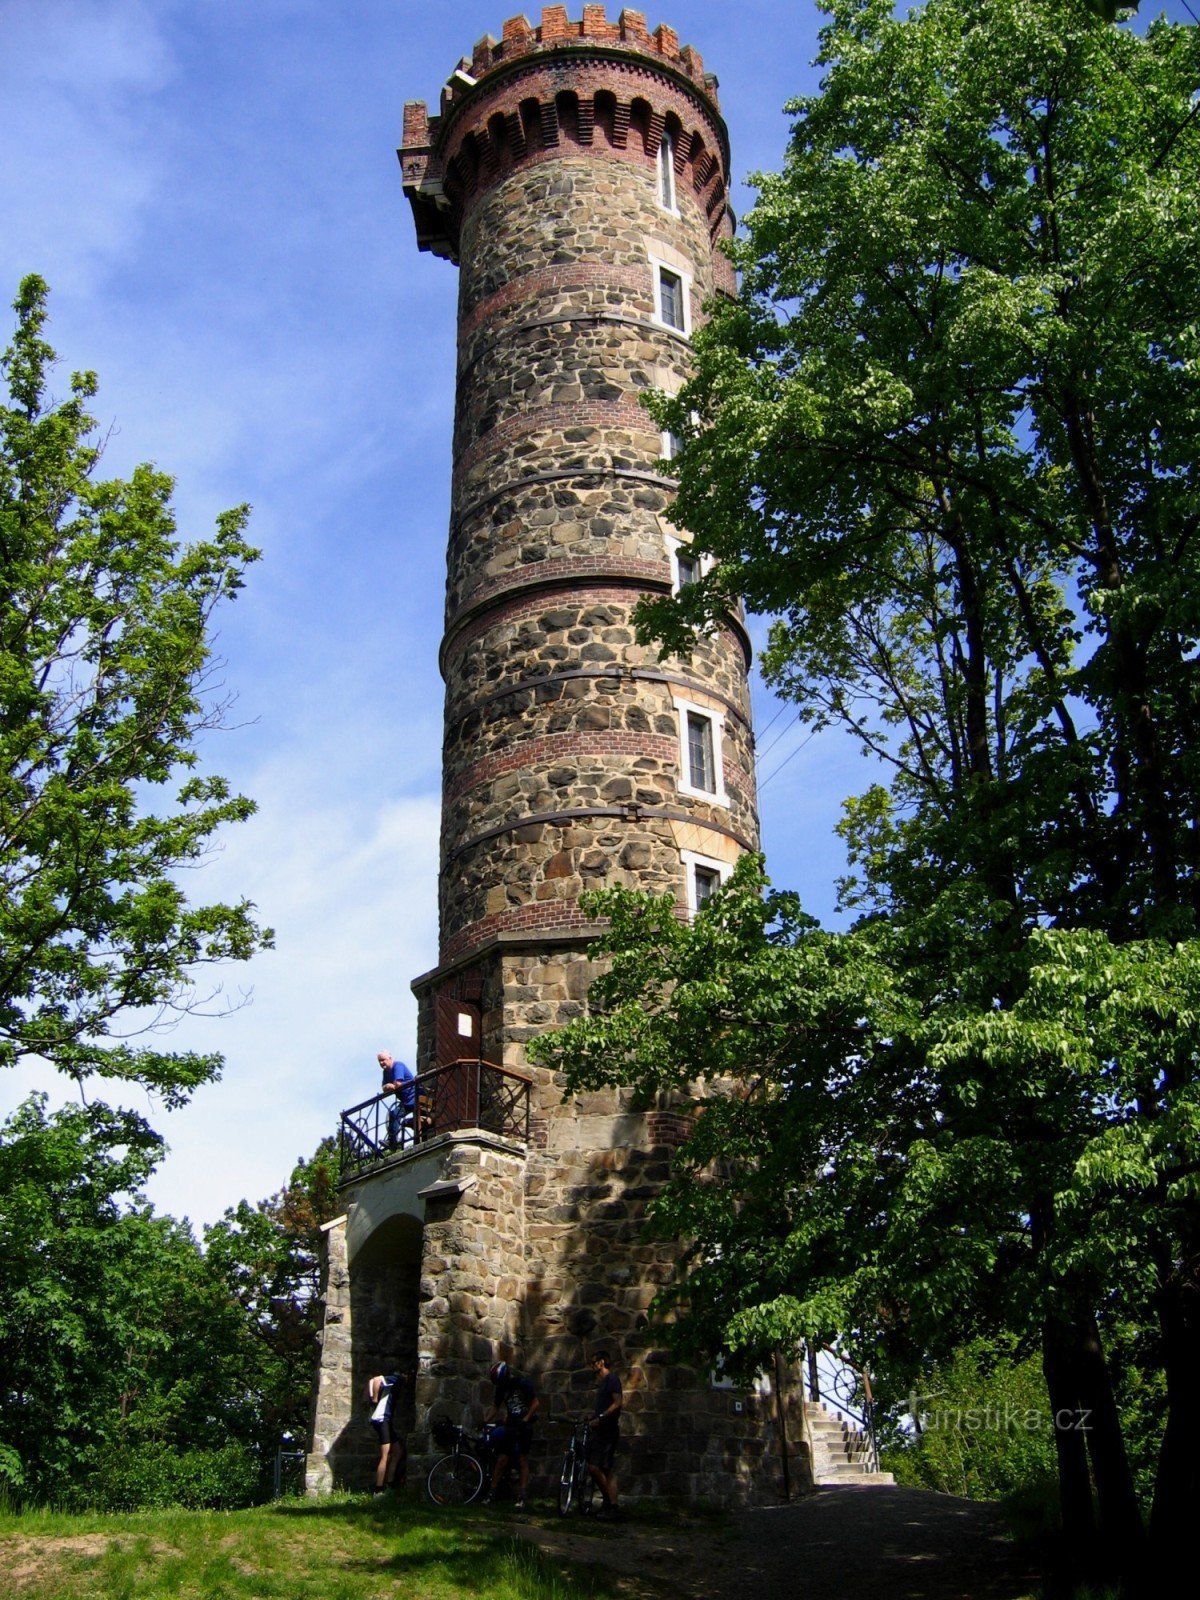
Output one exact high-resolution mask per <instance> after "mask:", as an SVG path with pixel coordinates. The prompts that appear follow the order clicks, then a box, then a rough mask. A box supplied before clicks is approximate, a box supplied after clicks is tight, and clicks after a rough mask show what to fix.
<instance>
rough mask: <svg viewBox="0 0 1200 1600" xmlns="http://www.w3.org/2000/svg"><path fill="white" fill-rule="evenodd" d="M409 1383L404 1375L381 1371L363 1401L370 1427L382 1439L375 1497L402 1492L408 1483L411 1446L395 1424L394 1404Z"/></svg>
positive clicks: (369, 1384) (368, 1384) (370, 1381)
mask: <svg viewBox="0 0 1200 1600" xmlns="http://www.w3.org/2000/svg"><path fill="white" fill-rule="evenodd" d="M406 1381H407V1376H406V1374H405V1373H402V1372H381V1373H377V1374H376V1375H375V1377H373V1378H368V1379H367V1381H366V1384H365V1386H364V1388H363V1399H364V1400H365V1401H366V1403H367V1406H368V1408H369V1411H370V1418H371V1426H372V1427H373V1428H374V1430H375V1434H376V1437H377V1438H378V1440H379V1464H378V1466H377V1467H376V1468H375V1491H374V1492H375V1494H376V1495H382V1494H386V1493H387V1491H388V1489H390V1488H392V1487H393V1486H395V1488H397V1489H403V1487H404V1485H405V1482H406V1481H407V1470H408V1445H407V1444H406V1442H405V1439H404V1435H403V1433H401V1432H400V1429H399V1428H398V1427H397V1425H396V1418H395V1405H396V1400H397V1399H398V1398H399V1395H400V1391H401V1389H402V1388H403V1387H404V1384H405V1383H406Z"/></svg>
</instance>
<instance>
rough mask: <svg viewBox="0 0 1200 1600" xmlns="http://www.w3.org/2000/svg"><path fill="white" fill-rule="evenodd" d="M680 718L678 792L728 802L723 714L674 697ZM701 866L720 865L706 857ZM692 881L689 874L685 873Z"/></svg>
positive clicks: (712, 803)
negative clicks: (724, 762)
mask: <svg viewBox="0 0 1200 1600" xmlns="http://www.w3.org/2000/svg"><path fill="white" fill-rule="evenodd" d="M675 713H676V715H677V716H678V718H679V792H680V794H691V795H695V796H696V797H697V798H698V799H701V800H707V801H708V802H709V804H710V805H718V806H727V805H728V804H729V796H728V795H727V794H726V792H725V774H724V770H723V760H724V757H723V753H722V744H723V742H724V738H725V718H724V716H723V715H722V713H721V712H720V711H710V710H709V708H708V707H707V706H702V705H697V704H696V703H695V701H693V700H682V699H678V698H675ZM701 865H702V866H706V867H719V866H720V865H721V863H720V862H719V861H709V860H707V859H705V860H704V861H702V862H701ZM688 883H689V885H690V883H691V874H690V873H689V874H688Z"/></svg>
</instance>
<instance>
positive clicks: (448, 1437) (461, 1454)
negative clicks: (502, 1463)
mask: <svg viewBox="0 0 1200 1600" xmlns="http://www.w3.org/2000/svg"><path fill="white" fill-rule="evenodd" d="M429 1431H430V1433H431V1434H432V1435H433V1441H434V1443H435V1444H439V1445H441V1446H442V1447H443V1449H448V1453H447V1454H446V1455H444V1456H439V1457H438V1459H437V1460H436V1461H435V1462H434V1463H433V1465H432V1466H431V1467H430V1469H429V1476H428V1477H427V1478H426V1479H425V1492H426V1494H427V1495H428V1496H429V1498H430V1499H431V1500H432V1501H433V1503H434V1505H435V1506H469V1505H470V1504H471V1502H472V1501H473V1500H477V1499H478V1498H479V1496H480V1494H481V1492H482V1490H483V1486H484V1484H485V1483H487V1482H488V1480H489V1478H490V1476H491V1468H492V1457H493V1444H492V1440H491V1437H490V1432H489V1431H488V1430H485V1431H484V1432H483V1433H482V1434H478V1435H472V1434H469V1433H468V1432H467V1430H466V1429H465V1428H459V1427H456V1426H455V1424H454V1423H452V1422H451V1421H450V1419H449V1418H448V1417H434V1419H433V1420H432V1422H431V1423H430V1424H429Z"/></svg>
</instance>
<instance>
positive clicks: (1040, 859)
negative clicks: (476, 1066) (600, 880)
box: [541, 0, 1200, 1561]
mask: <svg viewBox="0 0 1200 1600" xmlns="http://www.w3.org/2000/svg"><path fill="white" fill-rule="evenodd" d="M828 9H829V14H830V20H829V23H828V25H827V27H826V29H825V32H824V34H823V41H822V55H821V62H822V64H823V66H824V68H825V76H824V80H823V83H822V86H821V90H820V93H819V94H817V95H814V96H812V97H809V98H806V99H803V100H799V101H797V102H795V103H794V104H793V105H792V107H791V108H790V109H791V111H792V113H793V115H794V117H795V127H794V132H793V135H792V139H791V143H790V146H789V150H788V154H787V159H786V163H785V166H784V169H783V171H782V172H781V173H779V174H775V175H769V176H766V177H762V178H760V179H758V180H757V182H758V186H759V198H758V201H757V203H756V205H755V207H754V209H753V211H752V212H751V214H750V216H749V218H748V219H747V227H746V233H745V235H744V237H743V238H742V239H741V240H740V241H739V242H738V243H737V244H736V245H735V246H734V255H735V260H736V263H737V265H738V267H739V269H740V271H741V274H742V289H741V293H740V294H739V296H738V297H737V298H736V299H733V300H729V301H724V302H719V303H717V304H716V305H714V306H713V307H712V308H711V309H712V316H711V320H710V322H709V323H708V325H707V326H706V327H705V328H704V329H702V330H701V331H700V332H699V333H698V334H697V336H696V339H695V347H696V370H695V376H694V377H693V379H692V380H691V381H690V382H689V383H688V384H687V385H685V387H684V388H683V390H682V391H681V393H680V394H679V395H678V396H676V397H675V398H673V399H670V400H667V399H660V400H659V401H658V402H656V403H655V405H654V409H655V412H656V416H657V417H658V420H659V421H660V422H661V423H662V424H663V425H664V426H667V427H669V428H670V429H671V430H672V431H673V432H675V433H676V434H678V435H679V436H680V437H681V438H682V439H683V440H684V441H685V443H684V449H683V453H682V455H681V456H680V457H679V458H678V460H677V462H676V467H677V469H678V473H679V492H678V497H677V501H676V505H675V509H674V512H673V516H674V520H675V521H676V522H677V523H678V524H679V525H680V526H681V527H682V528H684V529H686V530H688V531H689V532H690V534H691V536H692V540H693V548H694V549H695V550H696V551H697V552H698V553H701V554H707V555H708V556H710V557H711V558H712V567H711V571H710V572H709V573H708V575H707V576H706V577H704V578H703V579H702V581H701V582H699V583H697V584H695V585H691V586H689V587H688V588H687V589H686V590H685V591H684V592H683V593H682V594H681V595H680V596H679V597H677V598H674V599H670V600H666V599H664V600H662V601H657V602H654V603H651V604H649V605H647V606H645V607H644V608H643V611H642V619H641V620H642V628H643V636H644V637H648V638H657V639H658V640H659V641H660V643H661V645H662V647H663V649H664V651H669V650H674V651H678V652H680V653H686V652H687V651H688V649H689V646H690V643H691V640H692V637H693V630H694V629H695V628H696V626H698V625H705V624H707V623H709V622H711V621H714V620H716V619H719V618H720V617H721V616H722V615H723V614H724V612H725V611H726V610H727V609H728V608H729V607H730V606H732V605H736V604H738V603H741V602H745V603H748V604H749V605H750V606H752V607H753V608H755V609H757V610H760V611H765V612H769V613H774V614H775V615H776V616H777V617H778V619H779V620H778V621H777V622H776V624H775V625H774V627H773V630H772V634H771V639H770V645H769V649H768V651H767V654H766V659H765V671H766V673H767V676H768V678H769V679H770V680H771V681H772V682H773V683H774V685H775V687H776V688H777V689H778V690H779V691H780V692H781V693H783V694H784V695H786V696H789V697H791V698H793V699H794V700H795V701H796V703H797V705H798V707H799V711H800V716H801V718H803V719H805V720H807V721H809V722H811V723H813V724H816V725H818V726H840V727H843V728H846V729H848V730H849V731H850V732H851V733H852V734H853V735H854V736H855V737H856V738H857V739H858V740H859V741H860V742H861V744H862V745H863V747H864V748H865V749H866V750H867V751H868V752H870V753H872V754H873V755H874V756H875V757H876V758H877V759H878V761H879V762H880V763H881V764H882V767H883V771H884V779H883V781H880V782H878V783H876V784H875V785H873V786H872V788H871V789H870V790H869V791H868V792H867V793H865V794H863V795H861V796H858V797H856V798H855V799H853V800H851V801H849V802H848V803H847V806H846V812H845V818H844V821H843V824H842V831H843V833H844V836H845V838H846V841H847V844H848V848H849V854H850V860H851V869H852V870H851V875H850V876H849V877H848V878H847V880H846V881H845V883H844V884H843V898H844V901H845V903H846V904H847V905H849V906H851V907H854V908H856V909H857V910H858V911H859V912H860V914H861V920H860V922H859V924H858V926H857V927H856V928H855V930H854V931H853V932H852V933H850V934H847V935H840V936H832V935H828V934H823V933H822V932H821V931H820V930H818V929H816V928H814V927H813V926H812V925H811V924H808V923H806V922H805V921H804V919H803V918H802V917H801V915H800V912H799V907H798V906H797V905H796V903H795V902H794V900H792V899H791V898H790V897H787V896H779V895H773V894H772V895H766V896H765V898H764V897H763V896H764V892H765V889H764V885H763V883H762V882H761V881H759V880H758V879H757V878H756V876H755V870H756V869H754V868H753V867H752V866H749V865H744V866H743V868H741V869H740V870H739V873H738V874H737V875H735V879H734V883H733V885H732V886H731V887H730V888H729V889H728V890H727V891H726V893H725V894H724V895H723V896H722V897H721V899H720V901H719V903H717V904H716V905H714V906H713V907H712V908H711V909H710V910H709V911H706V912H705V913H704V914H702V915H701V916H699V917H698V918H697V919H696V922H695V925H694V926H693V927H692V928H681V927H679V926H678V925H677V924H676V922H675V918H674V911H673V908H672V907H670V905H669V904H668V903H666V902H650V903H647V902H641V901H638V900H636V899H630V898H628V897H625V896H622V895H620V894H616V895H614V896H610V897H607V898H606V899H604V900H603V902H597V903H596V906H597V907H599V906H601V905H602V907H603V909H604V911H605V912H606V913H607V914H608V915H610V916H611V917H612V919H613V922H612V932H611V934H610V935H609V937H608V939H607V940H606V941H605V949H606V951H607V953H608V955H609V956H610V958H611V960H612V963H613V965H612V971H611V973H610V975H609V976H608V977H606V978H605V979H603V980H601V982H600V983H599V984H598V985H597V987H596V989H595V990H594V991H593V994H594V1000H593V1004H592V1015H591V1016H590V1017H589V1018H585V1019H583V1020H581V1021H580V1022H578V1023H576V1024H573V1025H572V1026H571V1027H570V1028H568V1029H567V1030H566V1032H565V1033H564V1034H563V1035H560V1036H558V1037H557V1038H556V1039H555V1040H552V1041H551V1042H550V1043H549V1044H548V1045H546V1046H545V1047H544V1053H543V1054H542V1056H541V1059H543V1060H546V1061H553V1062H554V1063H555V1064H556V1065H558V1066H559V1067H562V1068H564V1069H565V1070H567V1072H568V1074H569V1077H570V1080H571V1081H572V1082H573V1083H575V1084H577V1085H582V1084H586V1083H591V1082H599V1081H611V1080H612V1079H614V1078H621V1079H626V1080H628V1079H630V1078H632V1079H633V1080H634V1081H636V1082H638V1083H640V1084H641V1085H642V1087H643V1089H644V1091H645V1092H646V1093H647V1094H648V1093H650V1092H663V1090H664V1089H666V1090H673V1091H674V1092H676V1093H680V1094H688V1093H690V1092H691V1091H690V1090H689V1088H688V1085H689V1084H691V1083H692V1081H693V1079H695V1078H701V1079H703V1080H705V1083H706V1086H707V1087H706V1093H705V1096H704V1098H703V1107H704V1108H703V1112H702V1114H701V1115H699V1116H698V1117H697V1119H696V1122H695V1131H694V1134H693V1137H692V1139H691V1141H690V1143H689V1145H688V1147H687V1148H686V1150H685V1151H684V1153H683V1156H682V1161H681V1166H680V1172H681V1181H680V1182H679V1183H676V1184H673V1185H672V1186H671V1188H670V1190H669V1191H668V1194H667V1196H665V1197H664V1200H663V1202H662V1204H661V1206H660V1208H659V1212H658V1217H659V1225H661V1226H663V1227H664V1228H668V1229H671V1228H678V1229H680V1230H681V1231H682V1232H683V1233H684V1234H685V1236H688V1237H691V1238H693V1239H695V1240H696V1241H697V1243H696V1249H695V1253H694V1257H693V1262H692V1268H691V1273H690V1276H689V1279H688V1284H687V1286H686V1291H687V1302H686V1305H683V1306H679V1307H677V1310H681V1311H683V1312H685V1313H686V1315H685V1319H684V1324H683V1329H684V1332H683V1335H682V1336H683V1337H687V1331H686V1330H687V1329H689V1328H690V1329H691V1330H692V1332H693V1333H694V1334H695V1335H696V1336H697V1337H698V1338H702V1339H708V1340H709V1341H710V1342H711V1341H713V1340H723V1341H725V1342H726V1343H731V1344H733V1345H735V1346H737V1345H741V1346H743V1347H745V1348H746V1349H747V1351H753V1350H755V1349H757V1350H758V1351H760V1352H761V1351H763V1350H765V1349H767V1348H769V1347H770V1346H771V1344H772V1343H773V1342H778V1341H785V1342H786V1341H789V1340H791V1339H794V1338H795V1337H796V1336H797V1335H799V1334H805V1335H809V1336H828V1334H830V1333H832V1332H840V1333H841V1335H842V1336H843V1337H846V1336H849V1337H850V1338H851V1339H852V1340H857V1342H858V1344H859V1348H860V1349H861V1350H863V1352H864V1353H868V1352H869V1353H870V1354H871V1355H872V1357H873V1361H874V1362H875V1363H878V1362H879V1361H883V1362H891V1363H892V1364H893V1366H894V1368H895V1371H896V1373H897V1375H899V1374H900V1373H901V1372H902V1371H903V1370H904V1369H905V1367H906V1366H907V1367H909V1368H910V1369H911V1368H913V1367H914V1366H919V1364H920V1363H921V1362H923V1361H925V1362H927V1361H928V1360H929V1359H930V1356H931V1353H933V1352H941V1353H947V1341H948V1340H950V1341H952V1342H959V1343H961V1342H962V1341H964V1340H966V1339H970V1338H973V1337H976V1336H981V1337H982V1336H990V1335H991V1334H992V1333H993V1332H996V1331H1004V1330H1008V1331H1009V1332H1012V1333H1013V1334H1015V1335H1016V1336H1017V1337H1018V1338H1019V1339H1021V1340H1024V1341H1029V1340H1036V1341H1038V1342H1039V1343H1040V1345H1041V1351H1042V1360H1043V1365H1044V1369H1045V1374H1046V1379H1047V1384H1048V1388H1049V1399H1050V1402H1051V1409H1052V1410H1053V1411H1054V1412H1055V1413H1058V1412H1060V1411H1062V1412H1070V1411H1071V1410H1075V1411H1079V1410H1086V1411H1087V1412H1088V1414H1089V1416H1090V1417H1091V1419H1092V1423H1091V1431H1090V1433H1088V1434H1087V1435H1084V1434H1083V1433H1081V1432H1078V1431H1073V1432H1071V1433H1064V1432H1063V1431H1062V1430H1058V1431H1056V1436H1055V1445H1056V1449H1057V1451H1058V1464H1059V1471H1060V1482H1061V1484H1062V1489H1063V1505H1064V1516H1065V1519H1066V1521H1067V1523H1068V1525H1069V1527H1070V1528H1071V1530H1072V1532H1073V1534H1074V1536H1075V1538H1076V1542H1077V1544H1078V1545H1079V1546H1080V1547H1085V1546H1087V1544H1088V1542H1089V1539H1090V1532H1089V1529H1090V1522H1091V1516H1092V1506H1091V1498H1092V1488H1093V1487H1094V1488H1095V1490H1096V1492H1097V1494H1098V1496H1099V1504H1100V1509H1101V1517H1102V1528H1103V1529H1104V1530H1105V1531H1106V1532H1107V1533H1108V1535H1109V1536H1110V1538H1111V1540H1112V1541H1113V1542H1114V1544H1115V1545H1116V1546H1121V1547H1123V1554H1124V1557H1125V1559H1126V1561H1128V1560H1130V1559H1131V1558H1132V1556H1133V1552H1134V1551H1135V1549H1136V1547H1137V1544H1138V1540H1139V1537H1140V1519H1139V1515H1138V1510H1137V1505H1136V1500H1135V1496H1134V1491H1133V1482H1132V1475H1131V1472H1130V1469H1129V1462H1128V1458H1127V1454H1126V1452H1125V1450H1124V1444H1123V1439H1122V1435H1121V1428H1120V1423H1119V1417H1118V1406H1117V1401H1118V1396H1117V1395H1116V1392H1115V1389H1114V1382H1113V1371H1112V1368H1111V1366H1110V1364H1109V1362H1108V1361H1107V1360H1106V1357H1105V1349H1104V1339H1105V1330H1106V1328H1111V1327H1112V1326H1114V1325H1115V1324H1116V1323H1117V1322H1121V1323H1122V1324H1124V1319H1127V1318H1132V1319H1133V1320H1134V1321H1135V1322H1136V1323H1137V1324H1138V1325H1139V1326H1141V1327H1143V1328H1144V1329H1146V1330H1147V1335H1146V1340H1145V1352H1144V1354H1145V1359H1146V1361H1148V1362H1149V1363H1150V1364H1151V1365H1154V1366H1157V1367H1158V1368H1159V1369H1160V1370H1161V1371H1162V1372H1164V1373H1165V1375H1166V1389H1167V1396H1168V1406H1167V1415H1166V1430H1165V1437H1164V1440H1163V1449H1162V1454H1161V1459H1160V1470H1159V1476H1158V1484H1157V1489H1156V1495H1155V1507H1154V1523H1155V1528H1156V1532H1157V1533H1158V1534H1159V1535H1160V1536H1161V1538H1162V1539H1163V1540H1164V1541H1166V1542H1168V1543H1169V1542H1170V1540H1172V1539H1174V1540H1177V1541H1179V1540H1182V1539H1183V1538H1185V1537H1186V1527H1187V1519H1188V1517H1189V1516H1190V1514H1191V1513H1190V1506H1191V1504H1192V1502H1193V1501H1194V1498H1195V1493H1196V1490H1197V1488H1198V1487H1200V1485H1198V1484H1197V1481H1196V1464H1195V1460H1194V1458H1193V1459H1192V1460H1190V1461H1189V1460H1188V1457H1189V1455H1190V1454H1191V1452H1190V1449H1189V1447H1188V1445H1187V1443H1186V1441H1187V1440H1189V1439H1194V1437H1195V1435H1196V1433H1197V1430H1198V1429H1200V1383H1198V1382H1197V1379H1196V1376H1195V1374H1194V1373H1193V1371H1192V1368H1193V1365H1194V1362H1193V1357H1192V1354H1191V1353H1189V1352H1192V1351H1194V1348H1195V1343H1196V1339H1197V1337H1200V1270H1198V1263H1200V1226H1198V1224H1200V1212H1198V1209H1197V1198H1198V1195H1197V1174H1198V1172H1200V1144H1198V1142H1197V1136H1198V1130H1200V1124H1198V1122H1197V1107H1198V1088H1197V1059H1198V1047H1200V1040H1198V1036H1197V1026H1198V1021H1197V1019H1198V1017H1200V1007H1198V1005H1197V1000H1198V993H1197V974H1198V971H1200V955H1198V946H1197V944H1196V935H1197V915H1198V912H1200V887H1198V881H1197V872H1196V868H1197V850H1198V844H1197V841H1198V839H1200V830H1198V828H1197V814H1198V809H1200V805H1198V802H1200V768H1198V765H1197V762H1198V759H1200V758H1198V751H1197V744H1196V740H1195V727H1196V725H1197V713H1198V711H1200V581H1198V580H1200V570H1198V569H1200V561H1198V550H1200V485H1198V484H1197V482H1196V475H1195V451H1196V439H1197V437H1198V436H1200V426H1198V425H1200V324H1198V323H1197V320H1196V306H1197V305H1198V304H1200V212H1198V211H1197V208H1196V206H1195V203H1194V199H1195V194H1196V193H1197V191H1198V188H1200V123H1198V121H1197V118H1196V115H1195V107H1194V103H1193V101H1194V95H1195V93H1196V90H1197V86H1198V85H1200V43H1198V39H1197V32H1196V30H1194V29H1185V28H1177V27H1172V26H1169V25H1167V24H1165V23H1156V24H1153V25H1152V26H1151V27H1150V28H1149V29H1148V31H1147V33H1146V36H1145V37H1144V38H1137V37H1135V36H1133V35H1131V34H1128V33H1125V32H1123V31H1121V30H1119V29H1113V28H1111V27H1109V26H1107V25H1106V24H1104V23H1103V22H1101V21H1099V20H1098V19H1096V18H1095V17H1092V16H1089V15H1088V14H1087V12H1086V11H1085V10H1083V9H1082V8H1080V7H1079V6H1077V5H1071V4H1067V3H1065V0H1045V3H1043V0H986V3H985V0H928V3H927V4H926V5H925V6H923V7H922V8H920V9H919V10H917V11H915V12H914V13H913V14H912V15H911V16H910V17H909V18H908V19H907V20H903V21H901V20H898V19H896V18H894V17H893V15H892V12H891V7H890V5H889V4H887V3H886V0H832V3H831V4H830V6H829V8H828ZM664 985H665V987H664ZM723 1088H727V1089H728V1090H729V1091H730V1092H729V1093H727V1094H726V1093H723V1092H722V1089H723ZM731 1195H733V1196H735V1197H736V1201H735V1203H734V1204H732V1205H731V1204H730V1196H731ZM1023 1347H1024V1348H1028V1344H1027V1343H1026V1344H1025V1345H1024V1346H1023ZM1085 1444H1086V1446H1087V1453H1086V1456H1085V1453H1084V1447H1085ZM1089 1469H1090V1474H1091V1482H1089Z"/></svg>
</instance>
